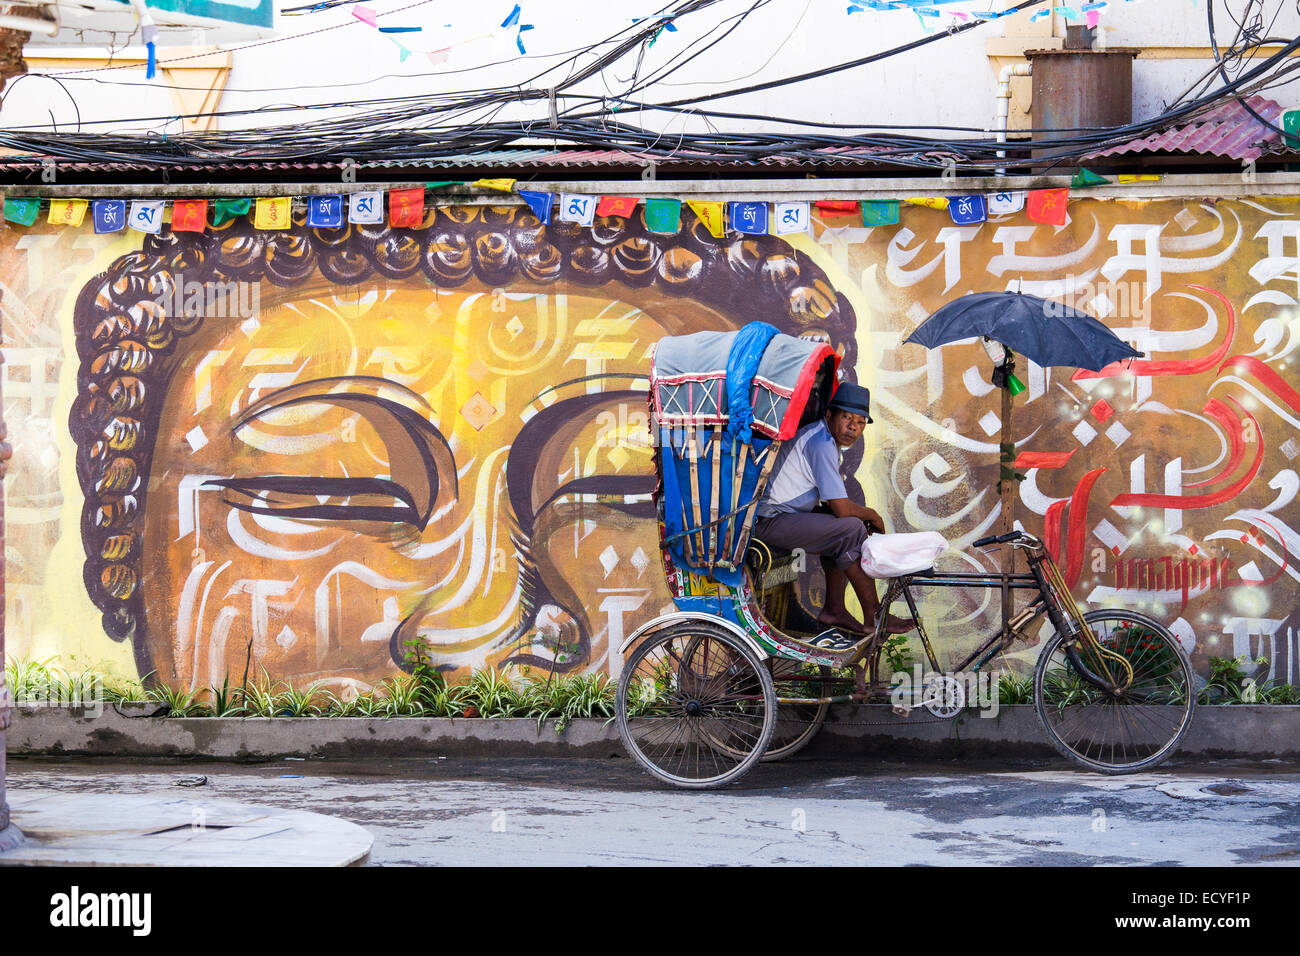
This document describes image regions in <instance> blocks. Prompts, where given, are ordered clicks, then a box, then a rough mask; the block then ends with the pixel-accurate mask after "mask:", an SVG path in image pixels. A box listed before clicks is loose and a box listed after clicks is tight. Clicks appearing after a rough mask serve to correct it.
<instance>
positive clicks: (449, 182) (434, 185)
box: [424, 179, 465, 189]
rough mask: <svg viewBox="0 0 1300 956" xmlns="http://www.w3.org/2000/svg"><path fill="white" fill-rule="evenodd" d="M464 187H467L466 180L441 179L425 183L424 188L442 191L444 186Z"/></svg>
mask: <svg viewBox="0 0 1300 956" xmlns="http://www.w3.org/2000/svg"><path fill="white" fill-rule="evenodd" d="M464 185H465V180H463V179H439V180H436V181H434V182H428V183H425V184H424V188H425V189H441V188H442V187H443V186H464Z"/></svg>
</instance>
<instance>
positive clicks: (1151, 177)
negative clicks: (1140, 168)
mask: <svg viewBox="0 0 1300 956" xmlns="http://www.w3.org/2000/svg"><path fill="white" fill-rule="evenodd" d="M1115 178H1116V179H1118V180H1119V181H1120V182H1122V183H1158V182H1160V175H1159V174H1158V173H1120V174H1119V175H1118V176H1116V177H1115Z"/></svg>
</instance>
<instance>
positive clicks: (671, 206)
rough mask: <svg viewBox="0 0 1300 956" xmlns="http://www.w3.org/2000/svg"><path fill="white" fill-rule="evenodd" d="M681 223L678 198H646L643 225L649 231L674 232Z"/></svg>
mask: <svg viewBox="0 0 1300 956" xmlns="http://www.w3.org/2000/svg"><path fill="white" fill-rule="evenodd" d="M681 223H682V201H681V200H680V199H647V200H646V201H645V227H646V228H647V229H649V230H650V231H651V232H662V233H675V232H676V231H677V229H678V227H680V226H681Z"/></svg>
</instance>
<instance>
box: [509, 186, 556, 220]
mask: <svg viewBox="0 0 1300 956" xmlns="http://www.w3.org/2000/svg"><path fill="white" fill-rule="evenodd" d="M518 192H519V195H520V196H521V197H523V200H524V202H526V203H528V208H530V209H531V210H532V211H533V215H534V216H536V217H537V218H538V219H540V220H541V221H542V222H546V223H549V222H550V221H551V204H552V203H553V202H554V201H555V193H535V192H529V191H528V190H526V189H520V190H518Z"/></svg>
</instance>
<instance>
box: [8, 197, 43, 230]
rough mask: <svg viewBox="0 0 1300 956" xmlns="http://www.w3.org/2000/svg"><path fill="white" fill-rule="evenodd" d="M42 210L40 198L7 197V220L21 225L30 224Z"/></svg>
mask: <svg viewBox="0 0 1300 956" xmlns="http://www.w3.org/2000/svg"><path fill="white" fill-rule="evenodd" d="M40 211H41V201H40V200H39V199H32V198H30V197H26V198H17V197H13V196H6V197H5V222H12V223H14V224H15V225H19V226H30V225H31V224H32V223H34V222H35V221H36V216H37V215H38V214H39V213H40Z"/></svg>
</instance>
